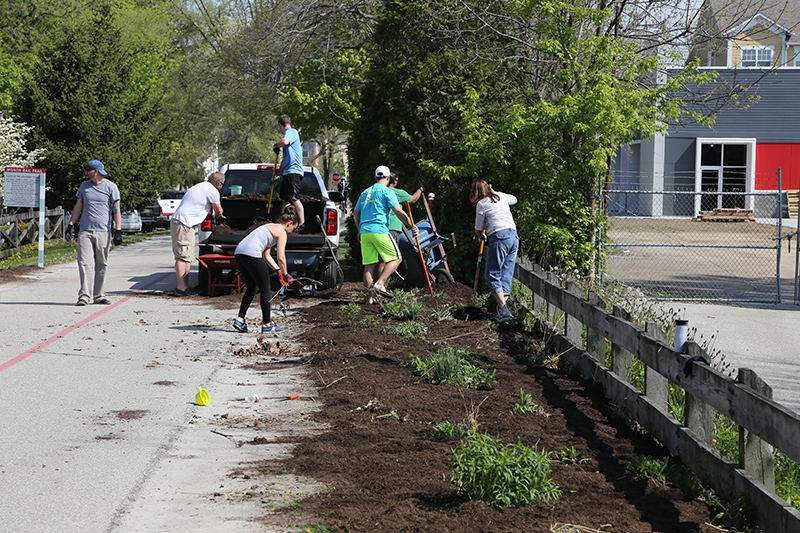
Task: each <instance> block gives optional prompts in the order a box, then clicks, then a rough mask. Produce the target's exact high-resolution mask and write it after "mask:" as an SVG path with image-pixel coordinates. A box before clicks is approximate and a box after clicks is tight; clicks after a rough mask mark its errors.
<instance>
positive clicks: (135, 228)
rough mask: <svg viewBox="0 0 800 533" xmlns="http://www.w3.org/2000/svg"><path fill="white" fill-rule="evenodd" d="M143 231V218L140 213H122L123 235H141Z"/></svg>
mask: <svg viewBox="0 0 800 533" xmlns="http://www.w3.org/2000/svg"><path fill="white" fill-rule="evenodd" d="M140 231H142V217H141V215H139V211H138V210H136V209H134V210H133V211H123V213H122V233H139V232H140Z"/></svg>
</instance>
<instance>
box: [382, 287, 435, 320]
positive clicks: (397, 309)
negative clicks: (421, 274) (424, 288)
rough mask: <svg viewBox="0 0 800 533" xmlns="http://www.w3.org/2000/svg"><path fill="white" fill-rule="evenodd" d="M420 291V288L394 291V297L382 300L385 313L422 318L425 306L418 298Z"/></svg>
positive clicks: (406, 317)
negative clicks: (409, 290) (408, 290)
mask: <svg viewBox="0 0 800 533" xmlns="http://www.w3.org/2000/svg"><path fill="white" fill-rule="evenodd" d="M418 292H419V289H413V290H412V291H411V292H405V291H394V293H393V294H394V298H393V299H391V300H388V301H387V300H381V303H380V305H381V309H382V311H383V314H385V315H387V316H393V317H396V318H402V319H406V320H418V319H420V318H422V314H423V312H424V310H425V308H424V307H423V306H422V303H420V301H419V300H418V299H417V298H416V295H417V293H418Z"/></svg>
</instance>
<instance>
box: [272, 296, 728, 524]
mask: <svg viewBox="0 0 800 533" xmlns="http://www.w3.org/2000/svg"><path fill="white" fill-rule="evenodd" d="M357 289H358V285H356V284H352V283H348V284H345V286H344V288H343V289H342V290H341V291H338V292H336V291H328V292H326V293H323V294H321V295H320V296H321V302H320V303H319V304H317V305H315V306H312V307H309V308H307V309H304V310H303V311H302V312H301V321H302V322H304V324H302V329H303V331H304V332H303V333H302V334H301V335H300V336H299V337H298V338H297V339H296V340H297V342H300V343H301V345H302V350H301V351H302V353H304V360H305V362H306V363H307V366H308V373H309V376H310V377H311V379H313V380H314V381H315V382H316V384H317V385H318V386H319V387H320V389H319V393H318V398H317V400H318V402H319V403H320V405H321V406H322V408H321V410H320V411H319V412H318V413H317V414H316V415H315V418H316V421H317V422H319V423H320V424H322V425H323V427H325V428H326V429H325V430H324V431H323V432H322V433H320V434H318V435H316V436H313V437H307V438H303V439H301V441H300V442H299V444H298V446H297V447H296V448H295V449H294V455H293V457H292V458H290V459H287V460H283V461H280V462H279V463H276V464H269V463H265V464H264V465H263V469H264V471H265V472H267V471H271V472H275V471H277V470H286V471H290V472H293V473H297V474H302V475H305V476H310V477H313V478H315V479H317V480H319V481H321V482H323V483H324V484H325V485H326V486H327V487H329V488H330V490H328V491H325V492H322V493H320V494H318V495H315V496H313V497H309V498H306V499H304V500H303V501H302V508H301V510H298V509H293V508H287V509H285V510H284V511H283V512H285V513H287V521H289V520H290V519H292V517H293V516H294V515H296V514H298V513H301V514H302V516H304V517H305V518H304V519H303V520H306V521H310V522H312V523H317V522H319V523H321V524H324V525H325V526H327V527H328V528H329V529H330V530H331V531H347V532H358V531H365V532H366V531H369V532H375V531H425V532H433V531H435V532H446V531H453V532H456V531H458V532H463V531H470V532H472V531H475V532H483V531H486V532H489V531H492V532H500V531H503V532H505V531H526V532H549V531H551V527H552V526H553V525H555V524H576V525H580V526H584V527H586V528H593V529H594V530H599V531H605V532H626V533H639V532H642V533H644V532H655V531H658V532H665V533H667V532H668V533H677V532H711V531H719V529H717V528H715V527H713V526H710V525H708V524H709V523H710V522H711V520H712V516H713V515H712V512H711V510H710V509H709V508H708V507H707V506H706V505H705V504H703V503H701V502H698V501H693V500H691V499H689V498H688V497H686V496H685V495H684V494H683V493H682V492H681V491H680V490H678V489H677V488H674V487H671V486H666V485H663V484H660V483H657V482H654V481H652V480H642V479H636V478H634V477H633V476H632V475H631V474H630V473H629V472H628V471H627V469H626V467H627V462H628V460H629V459H630V458H631V457H632V456H633V455H635V454H644V455H648V456H652V457H655V458H661V457H664V456H665V454H666V452H665V450H664V449H663V448H661V447H660V446H658V445H657V444H656V443H655V442H654V441H653V439H652V438H651V437H649V436H648V435H646V434H643V433H641V432H639V431H637V430H635V429H632V428H631V427H630V426H629V425H628V424H627V423H626V422H624V421H623V420H622V419H620V418H618V417H616V416H615V414H614V410H613V406H611V405H609V404H608V402H607V400H606V399H605V397H604V396H603V393H602V390H601V389H600V388H599V387H598V386H595V385H592V384H591V383H589V382H586V381H583V380H579V379H574V378H572V377H570V376H568V375H566V374H565V373H564V372H562V371H560V370H558V369H551V368H545V367H542V366H534V365H530V364H528V359H529V358H528V357H527V354H526V353H525V352H524V351H523V350H522V349H521V348H520V346H522V345H525V340H526V338H525V336H524V332H522V331H520V330H518V329H517V328H516V327H514V326H512V325H500V326H497V325H494V324H493V323H491V322H490V321H489V320H487V315H486V314H485V313H486V312H487V311H488V310H487V309H485V308H484V309H482V310H477V312H476V309H475V308H474V307H471V305H472V304H471V301H470V297H471V290H470V288H469V287H466V286H464V285H460V284H449V285H447V284H446V285H437V286H436V288H435V292H437V295H436V296H430V295H428V294H426V291H421V292H420V293H418V298H420V300H421V301H422V303H423V305H424V306H425V308H426V309H429V310H442V309H445V308H447V307H451V308H453V309H455V310H456V313H455V314H456V315H458V316H461V317H464V318H467V319H461V320H443V321H437V320H436V319H434V318H432V317H430V316H426V318H425V319H424V322H425V324H426V325H427V327H428V332H427V334H426V335H425V338H424V339H415V340H408V341H405V340H403V338H402V337H400V336H397V335H391V334H389V333H387V332H386V331H384V328H385V327H386V326H388V325H390V324H393V323H397V322H399V320H398V319H394V318H387V317H385V316H383V315H382V313H381V307H380V305H379V304H374V305H364V306H362V309H361V312H360V314H359V319H361V318H363V317H365V316H367V315H372V316H374V317H375V318H376V319H377V326H374V327H368V328H365V327H361V326H359V325H347V322H346V320H345V319H344V316H343V314H342V313H341V312H340V310H339V308H340V306H342V305H344V304H347V303H353V302H355V303H358V302H360V298H361V294H360V293H359V292H358V291H357ZM443 292H446V296H444V295H442V294H441V293H443ZM428 315H430V313H428ZM470 318H471V319H470ZM298 325H299V324H298ZM293 326H294V324H293ZM444 346H452V347H454V348H468V349H471V350H475V351H477V352H478V353H479V354H480V361H481V367H482V368H484V369H486V370H488V371H490V372H491V371H492V370H496V371H497V374H496V379H497V383H496V384H495V385H494V386H493V387H492V388H491V389H490V390H471V389H464V388H457V387H452V386H447V385H437V384H434V383H431V382H430V381H428V380H426V379H423V378H420V377H418V376H415V375H414V374H413V368H412V367H411V366H410V365H408V364H407V362H408V359H409V355H410V354H414V355H418V356H427V355H430V354H432V353H434V352H436V351H437V350H439V349H440V348H442V347H444ZM520 389H524V390H525V392H526V393H529V394H531V395H532V397H533V403H534V404H537V405H539V406H541V407H542V408H543V411H544V414H539V415H534V414H527V415H520V414H515V413H514V404H515V403H516V402H517V400H518V391H519V390H520ZM473 420H474V422H475V423H477V426H478V428H479V430H480V431H482V432H484V433H486V434H488V435H491V436H492V437H499V438H501V439H502V441H503V442H504V443H506V444H513V443H516V442H517V441H518V440H519V441H520V442H522V443H523V444H525V445H527V446H530V447H536V448H538V449H545V450H549V451H560V450H563V449H565V448H568V447H574V448H576V449H577V450H578V451H579V452H583V454H584V457H585V459H586V460H585V461H584V462H583V463H581V464H575V465H562V464H557V463H556V464H555V465H554V469H553V474H552V477H553V479H554V480H555V482H556V483H557V484H558V485H559V487H560V489H561V492H562V496H561V498H560V499H559V500H558V501H557V502H555V503H553V504H550V505H536V506H531V507H522V508H495V507H491V506H489V505H487V504H485V503H483V502H481V501H468V500H466V499H464V498H463V497H462V496H461V495H460V494H459V493H458V490H457V489H456V487H454V486H453V485H452V484H450V483H449V481H448V476H449V462H450V460H451V458H452V451H453V450H454V449H455V448H457V447H458V446H459V438H457V437H446V438H442V437H436V436H434V432H433V427H434V425H436V424H438V423H440V422H445V421H448V422H451V423H453V424H458V423H471V421H473ZM562 530H563V531H568V530H567V529H562ZM589 531H591V530H589Z"/></svg>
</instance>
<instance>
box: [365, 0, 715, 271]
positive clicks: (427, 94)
mask: <svg viewBox="0 0 800 533" xmlns="http://www.w3.org/2000/svg"><path fill="white" fill-rule="evenodd" d="M493 7H494V6H493V4H492V3H491V2H489V1H483V0H474V1H472V2H470V3H469V9H464V6H463V3H461V2H458V1H456V0H437V1H435V2H421V1H417V0H397V1H391V2H387V3H386V6H385V8H384V9H383V11H382V12H381V14H380V17H379V19H378V23H377V27H376V31H375V36H374V49H373V50H372V51H371V57H372V61H371V62H370V69H369V71H368V73H367V75H366V82H365V85H364V88H363V90H362V93H361V100H360V113H359V119H358V120H357V122H356V123H355V125H354V127H353V132H352V135H351V139H350V157H351V183H353V185H354V189H355V190H356V191H359V190H362V189H363V188H365V187H366V186H367V185H369V184H370V183H371V170H372V169H373V168H374V167H375V166H377V165H378V164H387V165H389V167H390V168H392V169H393V170H397V171H398V172H399V173H400V174H401V175H403V176H405V181H406V182H409V180H421V181H424V182H426V184H427V185H428V190H429V191H433V192H435V193H437V196H436V202H435V203H434V218H435V219H436V222H437V226H438V227H439V229H440V231H441V230H444V231H445V232H450V231H455V232H456V235H457V240H458V241H460V242H461V243H462V244H464V243H467V242H469V241H468V237H471V236H472V234H473V231H472V225H473V219H474V215H473V214H472V213H473V210H472V208H471V206H470V205H469V203H468V199H467V197H468V189H469V185H470V183H471V182H472V180H474V179H475V178H479V177H480V178H483V179H486V180H487V181H488V182H489V183H491V184H492V186H493V187H494V188H495V189H496V190H501V191H504V192H509V193H512V194H514V195H516V196H517V197H518V198H519V200H520V203H519V204H518V205H517V206H516V207H515V208H513V209H512V212H513V213H514V216H515V220H516V222H517V226H518V230H519V233H520V237H521V247H522V251H523V253H526V254H528V255H530V256H532V259H534V260H535V261H539V262H541V263H543V264H545V265H547V264H552V265H557V266H561V267H564V268H570V269H572V268H577V269H582V270H585V269H586V268H588V266H589V264H590V261H591V255H592V248H591V244H590V242H591V235H592V232H593V229H594V227H595V224H597V223H598V220H596V219H594V218H593V217H592V212H591V207H590V198H591V195H592V191H593V189H594V188H595V186H596V184H597V182H598V179H599V178H600V177H602V176H604V175H605V174H606V172H607V169H608V163H609V161H610V159H611V157H613V155H614V152H615V149H616V146H618V145H620V144H625V143H627V142H629V141H631V140H632V139H633V138H634V135H635V134H637V132H638V133H641V134H642V135H643V136H650V135H652V134H654V133H656V132H658V131H663V130H664V128H665V124H666V123H667V121H669V120H671V119H673V118H675V117H677V116H679V115H680V114H681V113H685V112H686V111H685V109H684V108H683V107H682V104H681V101H680V99H678V98H677V97H674V96H672V95H674V94H675V92H676V90H677V89H679V88H680V87H681V86H682V85H683V84H684V83H685V82H687V81H688V80H695V81H697V80H702V79H708V76H709V75H702V76H701V75H698V74H697V73H696V72H695V71H694V69H693V67H691V66H690V67H688V68H687V69H686V71H685V72H683V73H679V74H677V75H675V76H671V77H669V78H668V79H666V80H665V81H664V83H663V84H656V83H646V82H647V81H648V80H652V79H653V77H654V75H655V71H656V69H657V67H658V64H659V63H658V59H657V58H656V57H645V56H642V55H641V54H640V53H638V52H637V51H636V50H635V48H634V47H633V43H631V42H630V41H624V40H620V39H614V38H613V37H610V36H606V35H604V34H603V33H602V32H601V31H600V28H602V27H606V26H608V24H607V21H608V20H609V17H610V12H609V11H608V10H602V9H594V8H591V7H586V6H585V5H584V4H582V3H579V2H574V1H570V0H566V1H547V2H544V1H541V0H520V1H516V2H510V3H508V4H507V5H506V8H507V9H504V11H503V12H502V13H496V14H493V13H492V11H491V9H492V8H493ZM478 15H480V16H478ZM351 249H354V250H357V247H356V246H353V247H352V248H351ZM476 252H477V245H476V246H474V247H470V246H461V247H459V248H457V249H456V250H455V251H454V253H453V254H451V256H449V257H448V260H449V263H450V266H451V270H454V271H455V272H456V273H457V277H458V278H460V279H461V280H462V281H466V280H468V279H469V278H470V277H471V275H472V274H471V272H474V271H472V270H471V265H473V264H474V257H475V253H476ZM454 264H455V268H453V267H454Z"/></svg>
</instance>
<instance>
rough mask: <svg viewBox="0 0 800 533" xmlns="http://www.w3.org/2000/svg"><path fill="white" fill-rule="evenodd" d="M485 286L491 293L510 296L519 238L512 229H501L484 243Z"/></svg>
mask: <svg viewBox="0 0 800 533" xmlns="http://www.w3.org/2000/svg"><path fill="white" fill-rule="evenodd" d="M486 244H487V245H488V246H487V249H486V284H487V285H488V286H489V288H490V289H491V291H492V293H497V292H502V293H504V294H511V280H512V279H513V278H514V265H515V264H516V262H517V251H518V250H519V236H518V235H517V231H516V230H513V229H502V230H500V231H496V232H494V233H492V234H491V235H490V236H489V240H488V241H486Z"/></svg>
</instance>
